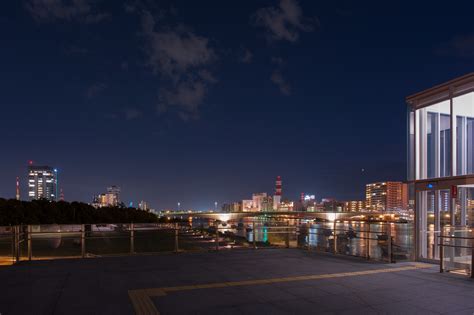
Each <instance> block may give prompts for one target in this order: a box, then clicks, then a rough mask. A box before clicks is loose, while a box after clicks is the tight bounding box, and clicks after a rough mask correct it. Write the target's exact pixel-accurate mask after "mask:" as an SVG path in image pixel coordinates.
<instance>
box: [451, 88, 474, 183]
mask: <svg viewBox="0 0 474 315" xmlns="http://www.w3.org/2000/svg"><path fill="white" fill-rule="evenodd" d="M453 114H454V115H455V117H456V119H455V122H456V174H457V175H468V174H474V93H468V94H465V95H461V96H458V97H455V98H454V99H453Z"/></svg>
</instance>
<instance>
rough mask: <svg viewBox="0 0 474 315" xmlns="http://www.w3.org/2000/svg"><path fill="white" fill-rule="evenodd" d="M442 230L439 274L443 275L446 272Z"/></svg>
mask: <svg viewBox="0 0 474 315" xmlns="http://www.w3.org/2000/svg"><path fill="white" fill-rule="evenodd" d="M442 233H443V232H442V230H441V235H440V236H439V272H440V273H443V271H444V246H443V245H444V239H443V234H442Z"/></svg>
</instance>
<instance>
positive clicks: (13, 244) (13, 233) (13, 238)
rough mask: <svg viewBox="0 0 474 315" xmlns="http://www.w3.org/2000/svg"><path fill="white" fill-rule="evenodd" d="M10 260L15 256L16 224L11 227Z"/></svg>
mask: <svg viewBox="0 0 474 315" xmlns="http://www.w3.org/2000/svg"><path fill="white" fill-rule="evenodd" d="M11 234H12V261H14V260H15V257H16V225H14V226H13V227H12V233H11Z"/></svg>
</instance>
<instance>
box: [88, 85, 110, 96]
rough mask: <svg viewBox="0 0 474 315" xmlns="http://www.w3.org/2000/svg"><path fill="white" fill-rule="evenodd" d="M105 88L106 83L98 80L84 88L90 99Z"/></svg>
mask: <svg viewBox="0 0 474 315" xmlns="http://www.w3.org/2000/svg"><path fill="white" fill-rule="evenodd" d="M105 88H107V84H105V83H102V82H98V83H94V84H92V85H91V86H90V87H88V88H87V90H86V97H87V98H89V99H91V98H94V97H96V96H98V95H99V94H100V93H101V92H102V91H103V90H104V89H105Z"/></svg>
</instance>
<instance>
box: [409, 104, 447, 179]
mask: <svg viewBox="0 0 474 315" xmlns="http://www.w3.org/2000/svg"><path fill="white" fill-rule="evenodd" d="M450 109H451V105H450V101H449V100H448V101H444V102H441V103H438V104H435V105H431V106H428V107H424V108H421V109H418V110H417V111H416V117H415V128H416V133H417V137H416V140H415V141H416V157H415V158H416V179H427V178H438V177H446V176H451V168H452V165H451V158H452V157H451V156H452V154H451V110H450Z"/></svg>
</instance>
